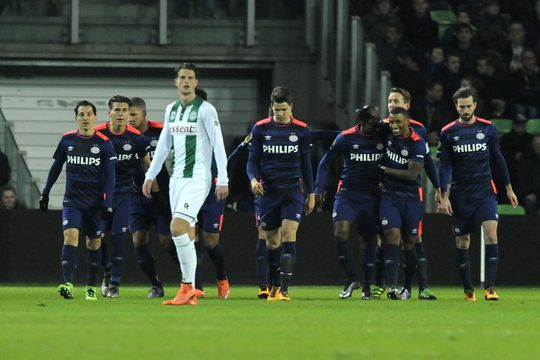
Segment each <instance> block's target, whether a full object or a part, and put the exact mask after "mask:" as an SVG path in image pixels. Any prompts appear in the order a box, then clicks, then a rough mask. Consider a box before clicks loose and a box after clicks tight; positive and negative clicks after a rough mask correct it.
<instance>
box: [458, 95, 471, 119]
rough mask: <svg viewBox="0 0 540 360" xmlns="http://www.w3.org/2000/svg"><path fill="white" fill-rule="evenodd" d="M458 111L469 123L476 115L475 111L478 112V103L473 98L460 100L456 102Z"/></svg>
mask: <svg viewBox="0 0 540 360" xmlns="http://www.w3.org/2000/svg"><path fill="white" fill-rule="evenodd" d="M456 110H457V112H458V113H459V117H460V118H461V119H462V120H463V121H469V120H471V118H472V117H473V115H474V110H476V102H475V101H474V100H473V97H472V96H469V97H466V98H459V99H457V102H456Z"/></svg>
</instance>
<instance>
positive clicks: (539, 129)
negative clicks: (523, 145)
mask: <svg viewBox="0 0 540 360" xmlns="http://www.w3.org/2000/svg"><path fill="white" fill-rule="evenodd" d="M527 132H528V133H529V134H533V135H534V134H540V118H538V119H529V121H527Z"/></svg>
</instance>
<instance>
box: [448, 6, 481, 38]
mask: <svg viewBox="0 0 540 360" xmlns="http://www.w3.org/2000/svg"><path fill="white" fill-rule="evenodd" d="M459 24H467V25H469V26H471V27H472V28H473V33H474V35H473V42H475V41H477V39H476V28H475V27H474V25H473V24H472V20H471V15H470V14H469V10H468V8H467V7H466V6H464V5H460V6H459V8H458V10H457V13H456V23H455V24H452V25H450V26H449V27H448V29H446V31H445V32H444V35H443V37H442V40H441V44H442V46H443V48H448V47H452V46H453V47H455V46H456V43H457V39H456V34H457V30H458V26H459Z"/></svg>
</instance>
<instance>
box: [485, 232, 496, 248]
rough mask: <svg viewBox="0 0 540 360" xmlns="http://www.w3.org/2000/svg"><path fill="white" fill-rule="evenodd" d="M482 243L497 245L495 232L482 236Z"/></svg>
mask: <svg viewBox="0 0 540 360" xmlns="http://www.w3.org/2000/svg"><path fill="white" fill-rule="evenodd" d="M484 242H485V244H486V245H495V244H497V232H493V233H486V234H484Z"/></svg>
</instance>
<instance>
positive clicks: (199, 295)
mask: <svg viewBox="0 0 540 360" xmlns="http://www.w3.org/2000/svg"><path fill="white" fill-rule="evenodd" d="M194 291H195V295H196V296H197V298H198V299H201V298H205V297H207V296H206V293H205V292H204V291H202V290H201V289H195V290H194Z"/></svg>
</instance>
